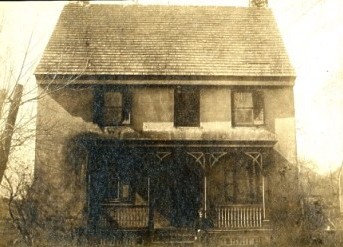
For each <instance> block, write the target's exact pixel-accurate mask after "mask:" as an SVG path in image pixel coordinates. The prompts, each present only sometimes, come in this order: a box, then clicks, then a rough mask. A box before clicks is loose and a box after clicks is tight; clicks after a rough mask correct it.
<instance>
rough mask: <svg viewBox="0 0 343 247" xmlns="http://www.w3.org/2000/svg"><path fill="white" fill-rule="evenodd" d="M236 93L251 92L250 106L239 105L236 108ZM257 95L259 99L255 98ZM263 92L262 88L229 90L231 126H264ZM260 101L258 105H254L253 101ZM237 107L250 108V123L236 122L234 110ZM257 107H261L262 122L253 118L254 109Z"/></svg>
mask: <svg viewBox="0 0 343 247" xmlns="http://www.w3.org/2000/svg"><path fill="white" fill-rule="evenodd" d="M238 93H251V95H252V99H251V100H252V104H253V106H252V107H246V108H245V107H239V108H237V107H236V106H235V95H236V94H238ZM257 97H259V100H257V99H256V98H257ZM264 98H265V97H264V92H263V91H262V90H254V89H250V90H249V89H244V90H243V89H241V90H240V89H237V90H232V92H231V116H232V126H233V127H260V126H265V118H266V114H265V100H264ZM258 101H261V102H260V103H259V107H257V105H256V106H255V102H258ZM237 109H251V110H252V121H251V122H250V123H241V122H238V123H237V116H236V110H237ZM257 109H262V114H263V116H262V120H261V121H262V123H255V121H254V119H255V117H256V116H255V111H256V110H257Z"/></svg>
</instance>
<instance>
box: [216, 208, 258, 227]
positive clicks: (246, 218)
mask: <svg viewBox="0 0 343 247" xmlns="http://www.w3.org/2000/svg"><path fill="white" fill-rule="evenodd" d="M262 215H263V209H262V205H225V206H218V207H216V220H215V227H216V228H228V229H236V228H260V227H262V220H263V218H262Z"/></svg>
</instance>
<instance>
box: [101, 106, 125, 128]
mask: <svg viewBox="0 0 343 247" xmlns="http://www.w3.org/2000/svg"><path fill="white" fill-rule="evenodd" d="M103 113H104V122H105V125H107V126H108V125H118V124H120V122H121V121H122V108H121V107H106V108H104V112H103Z"/></svg>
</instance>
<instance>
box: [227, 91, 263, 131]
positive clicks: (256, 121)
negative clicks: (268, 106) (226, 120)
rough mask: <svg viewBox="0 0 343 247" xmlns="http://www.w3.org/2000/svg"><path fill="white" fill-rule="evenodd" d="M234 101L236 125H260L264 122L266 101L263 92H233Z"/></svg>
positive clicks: (234, 122) (234, 120) (234, 121)
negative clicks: (264, 101)
mask: <svg viewBox="0 0 343 247" xmlns="http://www.w3.org/2000/svg"><path fill="white" fill-rule="evenodd" d="M232 101H233V107H232V109H233V114H232V115H233V124H234V126H259V125H263V124H264V103H263V93H262V92H260V91H238V92H233V100H232Z"/></svg>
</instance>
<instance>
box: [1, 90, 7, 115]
mask: <svg viewBox="0 0 343 247" xmlns="http://www.w3.org/2000/svg"><path fill="white" fill-rule="evenodd" d="M5 100H6V91H5V90H4V89H0V118H1V116H2V109H3V107H4V104H5Z"/></svg>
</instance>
